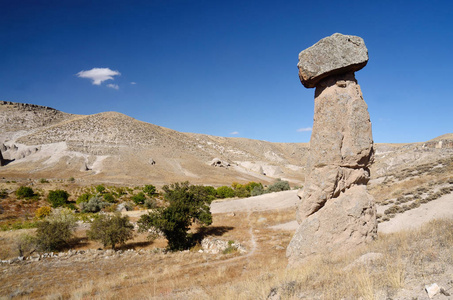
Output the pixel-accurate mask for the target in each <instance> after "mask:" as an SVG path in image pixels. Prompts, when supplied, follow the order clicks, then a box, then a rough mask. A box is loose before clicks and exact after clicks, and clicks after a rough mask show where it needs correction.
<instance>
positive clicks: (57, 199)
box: [47, 190, 69, 208]
mask: <svg viewBox="0 0 453 300" xmlns="http://www.w3.org/2000/svg"><path fill="white" fill-rule="evenodd" d="M68 198H69V194H68V192H66V191H65V190H55V191H49V195H47V201H49V203H50V204H51V205H52V207H54V208H55V207H59V206H63V205H65V204H67V203H68Z"/></svg>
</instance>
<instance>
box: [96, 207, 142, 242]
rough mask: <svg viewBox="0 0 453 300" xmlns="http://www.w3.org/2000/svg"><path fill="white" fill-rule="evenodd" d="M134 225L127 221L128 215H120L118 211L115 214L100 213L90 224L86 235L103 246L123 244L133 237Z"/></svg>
mask: <svg viewBox="0 0 453 300" xmlns="http://www.w3.org/2000/svg"><path fill="white" fill-rule="evenodd" d="M133 230H134V226H133V225H132V224H131V222H129V217H128V216H124V217H122V216H121V214H120V213H119V212H118V213H116V214H115V215H113V216H112V215H100V216H99V218H97V219H95V220H94V221H93V223H92V224H91V229H90V230H88V231H87V236H88V238H89V239H91V240H97V241H100V242H101V243H102V244H103V245H104V247H107V246H112V249H115V245H117V244H124V243H125V242H126V241H127V240H130V239H131V238H132V237H133Z"/></svg>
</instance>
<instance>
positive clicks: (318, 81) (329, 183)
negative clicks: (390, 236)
mask: <svg viewBox="0 0 453 300" xmlns="http://www.w3.org/2000/svg"><path fill="white" fill-rule="evenodd" d="M367 62H368V51H367V49H366V47H365V43H364V42H363V40H362V39H361V38H360V37H356V36H347V35H342V34H338V33H336V34H334V35H332V36H330V37H327V38H324V39H322V40H321V41H319V42H318V43H316V44H315V45H313V46H312V47H310V48H308V49H306V50H304V51H302V52H301V53H300V54H299V64H298V67H299V77H300V79H301V82H302V84H303V85H304V86H305V87H307V88H312V87H316V90H315V113H314V122H313V131H312V135H311V139H310V152H309V157H308V161H307V168H306V170H307V175H306V180H305V185H304V189H303V191H302V193H300V194H299V197H300V198H301V201H300V203H299V206H298V210H297V220H298V222H299V228H298V230H297V232H296V233H295V235H294V237H293V239H292V240H291V242H290V244H289V246H288V248H287V256H288V259H289V264H290V265H292V264H296V263H298V262H301V261H303V259H304V258H305V257H307V256H309V255H311V254H316V253H321V252H325V251H332V250H334V249H346V248H350V247H353V246H355V245H359V244H361V243H364V242H368V241H371V240H373V239H374V238H375V237H376V233H377V221H376V208H375V204H374V199H373V198H372V197H371V195H369V193H368V192H367V188H366V185H367V183H368V180H369V177H370V172H369V166H370V164H371V162H372V159H373V138H372V132H371V122H370V117H369V114H368V109H367V105H366V103H365V101H364V100H363V97H362V92H361V90H360V86H359V85H358V84H357V81H356V79H355V76H354V72H355V71H358V70H360V69H361V68H363V67H364V66H365V65H366V63H367Z"/></svg>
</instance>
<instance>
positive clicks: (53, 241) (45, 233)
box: [36, 220, 72, 251]
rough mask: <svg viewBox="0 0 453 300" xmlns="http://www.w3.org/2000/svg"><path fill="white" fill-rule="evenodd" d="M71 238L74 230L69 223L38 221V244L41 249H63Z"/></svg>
mask: <svg viewBox="0 0 453 300" xmlns="http://www.w3.org/2000/svg"><path fill="white" fill-rule="evenodd" d="M71 239H72V231H71V230H70V228H69V225H68V224H67V223H64V222H49V221H47V220H44V221H41V222H39V223H38V226H37V229H36V244H37V247H38V249H39V250H41V251H55V250H56V251H58V250H61V249H62V248H64V247H66V246H68V245H69V242H70V240H71Z"/></svg>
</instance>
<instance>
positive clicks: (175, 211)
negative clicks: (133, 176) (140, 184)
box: [138, 181, 212, 250]
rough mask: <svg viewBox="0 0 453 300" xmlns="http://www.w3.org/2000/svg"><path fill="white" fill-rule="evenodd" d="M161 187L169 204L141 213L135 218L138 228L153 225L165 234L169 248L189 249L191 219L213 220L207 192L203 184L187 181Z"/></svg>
mask: <svg viewBox="0 0 453 300" xmlns="http://www.w3.org/2000/svg"><path fill="white" fill-rule="evenodd" d="M162 189H163V190H164V192H165V194H164V197H165V200H166V201H167V202H168V203H169V205H168V206H167V207H162V208H158V209H156V210H155V211H153V212H150V213H148V214H147V215H142V216H141V217H140V220H139V221H138V224H139V230H140V231H142V232H143V231H148V230H149V229H151V228H153V229H155V230H156V231H157V232H161V233H162V234H163V235H164V236H165V237H166V238H167V240H168V248H169V249H170V250H182V249H189V248H190V246H191V245H192V244H193V240H192V236H191V235H190V234H188V231H189V228H190V225H191V224H192V222H198V223H200V224H203V225H210V224H211V223H212V215H211V212H210V208H209V204H210V200H209V195H208V193H207V192H206V190H205V189H204V187H202V186H193V185H190V184H189V182H187V181H186V182H182V183H174V184H171V185H170V186H167V185H165V186H164V187H163V188H162Z"/></svg>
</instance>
